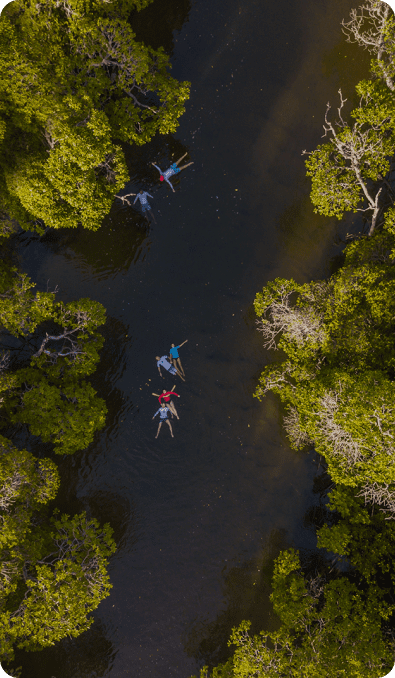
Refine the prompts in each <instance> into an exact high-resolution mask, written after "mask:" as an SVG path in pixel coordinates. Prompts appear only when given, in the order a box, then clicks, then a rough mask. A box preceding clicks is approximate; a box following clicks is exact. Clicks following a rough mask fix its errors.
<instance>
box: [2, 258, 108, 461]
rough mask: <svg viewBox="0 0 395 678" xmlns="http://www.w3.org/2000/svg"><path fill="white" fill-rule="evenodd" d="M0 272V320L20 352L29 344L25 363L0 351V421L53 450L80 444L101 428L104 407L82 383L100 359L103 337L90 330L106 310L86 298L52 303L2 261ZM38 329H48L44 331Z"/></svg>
mask: <svg viewBox="0 0 395 678" xmlns="http://www.w3.org/2000/svg"><path fill="white" fill-rule="evenodd" d="M2 273H3V275H2V280H1V281H0V285H1V287H0V289H2V292H3V294H1V295H0V319H1V322H2V325H3V328H5V329H6V330H7V331H8V332H9V333H10V334H12V335H14V336H16V337H18V338H19V339H20V341H21V344H22V345H21V349H22V348H23V346H24V345H25V346H26V347H29V349H30V355H29V363H30V364H29V366H17V365H16V363H15V360H13V361H10V359H9V356H7V355H6V354H5V355H3V361H2V363H1V364H0V395H1V409H0V417H1V418H0V425H1V426H3V427H4V426H9V425H10V424H18V425H20V424H26V425H27V426H28V427H29V430H30V432H31V433H32V434H33V435H36V436H41V439H42V440H43V442H51V443H53V444H54V451H55V452H56V453H58V454H73V453H74V452H76V451H78V450H82V449H85V448H86V447H87V446H88V445H89V444H90V443H91V442H92V440H93V437H94V434H95V432H96V431H97V430H100V429H101V428H103V426H104V424H105V415H106V412H107V408H106V405H105V402H104V400H103V399H102V398H98V397H97V395H96V392H95V391H94V389H93V388H92V386H91V385H90V384H89V383H88V382H86V381H85V380H84V378H85V377H87V376H88V375H90V374H92V373H93V372H94V370H95V369H96V365H97V362H98V360H99V351H100V349H101V347H102V345H103V337H102V336H101V335H100V334H99V333H98V331H97V330H98V327H100V326H101V325H103V324H104V322H105V310H104V308H103V306H102V305H101V304H100V303H99V302H96V301H91V300H90V299H79V300H78V301H74V302H69V303H67V304H64V303H63V302H57V301H56V300H55V293H54V292H46V293H40V292H38V291H35V290H34V284H33V283H32V282H31V281H30V280H29V278H28V277H27V276H26V275H24V274H19V273H18V272H17V270H16V269H15V268H7V267H6V266H5V265H4V264H3V269H2ZM49 323H50V325H49ZM43 327H46V328H47V329H48V330H50V331H46V332H45V334H44V333H43ZM43 334H44V336H43ZM34 344H36V347H37V349H38V350H36V351H35V352H34V349H33V350H32V346H34Z"/></svg>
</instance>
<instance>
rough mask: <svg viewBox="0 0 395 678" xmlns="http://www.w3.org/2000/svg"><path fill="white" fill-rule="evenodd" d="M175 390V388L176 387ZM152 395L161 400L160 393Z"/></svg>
mask: <svg viewBox="0 0 395 678" xmlns="http://www.w3.org/2000/svg"><path fill="white" fill-rule="evenodd" d="M174 388H175V387H174ZM152 395H154V396H156V397H157V398H160V395H159V393H153V394H152Z"/></svg>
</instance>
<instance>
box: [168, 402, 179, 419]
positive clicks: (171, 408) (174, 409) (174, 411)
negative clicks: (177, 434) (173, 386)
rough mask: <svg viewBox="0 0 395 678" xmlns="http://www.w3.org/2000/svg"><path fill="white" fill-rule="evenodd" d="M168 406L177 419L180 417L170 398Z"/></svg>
mask: <svg viewBox="0 0 395 678" xmlns="http://www.w3.org/2000/svg"><path fill="white" fill-rule="evenodd" d="M168 407H169V409H170V411H171V412H173V414H175V415H176V417H177V419H179V418H180V417H179V416H178V414H177V410H176V407H175V405H174V403H173V402H172V400H170V402H169V405H168Z"/></svg>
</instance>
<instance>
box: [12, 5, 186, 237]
mask: <svg viewBox="0 0 395 678" xmlns="http://www.w3.org/2000/svg"><path fill="white" fill-rule="evenodd" d="M150 1H151V0H117V2H102V1H101V0H87V1H86V0H62V2H58V1H55V0H43V2H33V1H32V0H15V1H14V2H11V3H9V4H8V5H7V7H6V9H5V10H4V11H3V13H2V16H1V21H0V101H1V104H0V143H1V147H0V201H1V210H2V214H1V215H0V216H1V217H2V223H3V230H4V229H7V228H10V227H11V224H10V217H11V218H12V219H17V221H18V223H19V225H20V226H22V228H25V229H27V230H32V229H36V230H38V229H40V228H42V227H43V226H44V225H45V226H46V227H52V228H66V227H67V228H71V227H73V228H74V227H76V226H78V225H79V224H82V226H83V227H84V228H88V229H91V230H96V229H97V228H99V227H100V224H101V222H102V220H103V217H104V215H105V214H107V213H108V211H109V209H110V206H111V203H112V202H113V199H114V196H115V195H116V193H117V191H118V190H119V189H120V188H123V186H124V185H125V183H126V181H127V180H128V174H127V169H126V163H125V159H124V154H123V151H122V148H121V145H120V142H127V143H134V144H144V143H146V142H147V141H149V140H150V139H151V138H152V137H153V135H154V134H155V133H156V132H159V133H161V134H164V133H168V132H173V131H174V130H175V129H176V127H177V121H178V118H179V117H180V115H181V114H182V113H183V111H184V102H185V100H186V99H187V98H188V95H189V83H185V82H182V83H180V82H178V81H176V80H174V79H173V78H171V77H170V75H169V73H168V69H169V60H168V57H167V56H166V55H165V54H164V52H163V50H162V49H159V50H152V49H150V48H149V47H146V46H145V45H143V44H141V43H139V42H137V41H136V38H135V35H134V33H133V31H132V30H131V28H130V26H129V24H128V21H127V19H128V16H129V14H130V12H131V11H132V10H133V9H141V8H142V7H144V6H146V5H148V4H149V2H150Z"/></svg>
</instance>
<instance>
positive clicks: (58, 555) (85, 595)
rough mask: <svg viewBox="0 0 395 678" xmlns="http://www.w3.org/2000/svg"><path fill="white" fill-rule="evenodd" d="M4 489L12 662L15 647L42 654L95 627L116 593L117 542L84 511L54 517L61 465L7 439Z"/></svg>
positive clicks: (5, 626)
mask: <svg viewBox="0 0 395 678" xmlns="http://www.w3.org/2000/svg"><path fill="white" fill-rule="evenodd" d="M0 486H1V500H0V526H1V527H0V556H1V567H0V658H1V659H12V658H13V648H14V647H18V648H24V649H27V650H37V649H41V648H42V647H47V646H50V645H53V644H54V643H55V642H56V641H57V640H60V639H61V638H64V637H65V636H69V637H75V636H78V635H79V634H80V633H82V632H83V631H84V630H85V629H87V628H89V626H90V625H91V624H92V622H93V619H92V618H90V617H88V614H89V612H91V611H92V610H94V609H95V608H96V607H97V606H98V604H99V603H100V601H101V600H103V598H105V597H106V596H107V595H109V589H110V588H111V585H110V583H109V577H108V574H107V569H106V568H107V564H108V558H109V556H110V555H111V553H113V552H114V550H115V544H114V541H113V539H112V536H111V535H112V530H111V528H110V527H109V525H105V526H104V527H103V528H100V526H99V524H98V523H97V521H96V520H88V519H87V517H86V515H85V514H84V513H82V514H80V515H76V516H74V517H73V518H70V517H69V516H67V515H62V516H60V517H58V516H57V515H54V516H53V517H52V518H49V516H48V512H46V511H45V510H43V507H44V505H45V504H47V503H48V502H49V501H50V500H51V499H53V498H54V497H55V495H56V491H57V489H58V486H59V475H58V471H57V468H56V465H55V464H54V462H53V461H51V460H50V459H39V460H38V459H35V458H34V457H33V455H32V454H30V453H29V452H27V451H26V450H18V449H17V448H16V447H14V446H13V445H12V444H11V442H10V441H9V440H7V439H6V438H3V437H0Z"/></svg>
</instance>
